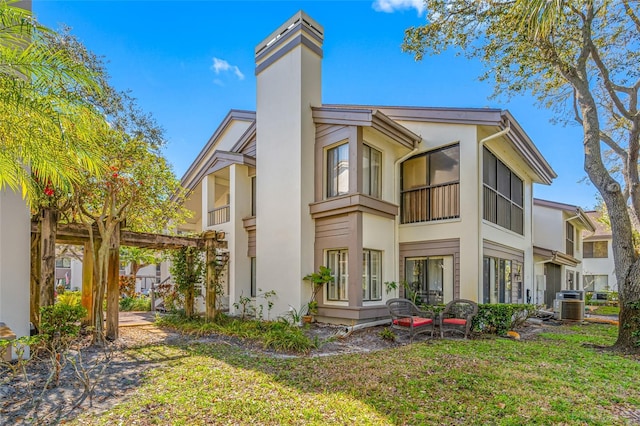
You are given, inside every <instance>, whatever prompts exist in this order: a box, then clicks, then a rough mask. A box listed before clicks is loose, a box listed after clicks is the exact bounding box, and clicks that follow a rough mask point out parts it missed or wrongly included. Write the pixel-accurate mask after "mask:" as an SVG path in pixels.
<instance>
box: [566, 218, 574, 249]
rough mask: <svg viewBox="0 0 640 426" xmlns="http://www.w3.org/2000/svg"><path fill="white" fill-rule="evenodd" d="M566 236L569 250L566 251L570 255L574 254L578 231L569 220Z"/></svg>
mask: <svg viewBox="0 0 640 426" xmlns="http://www.w3.org/2000/svg"><path fill="white" fill-rule="evenodd" d="M566 238H567V244H566V246H567V251H566V253H567V254H568V255H569V256H573V251H574V247H575V245H576V243H575V238H576V231H575V228H574V227H573V225H572V224H570V223H569V222H567V235H566Z"/></svg>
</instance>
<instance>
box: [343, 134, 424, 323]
mask: <svg viewBox="0 0 640 426" xmlns="http://www.w3.org/2000/svg"><path fill="white" fill-rule="evenodd" d="M420 138H421V140H422V136H420ZM418 145H420V142H418V143H417V144H416V147H415V148H413V149H412V150H411V152H409V153H408V154H405V155H403V156H402V157H400V158H398V159H397V160H396V161H395V162H394V163H393V174H394V176H395V177H396V179H398V182H396V184H395V185H394V190H393V191H394V196H393V199H394V200H395V201H396V202H398V206H399V205H400V200H398V187H399V186H400V180H401V179H400V170H399V164H400V163H401V162H403V161H404V160H406V159H407V158H409V157H411V156H412V155H413V154H415V153H416V152H418V150H419V149H420V148H419V146H418ZM398 211H399V213H398V220H396V223H395V227H394V233H393V251H394V253H393V256H394V257H393V263H394V265H395V271H396V273H397V274H398V275H397V278H398V284H399V281H400V235H399V234H400V214H402V212H401V211H400V209H398ZM398 296H399V295H398V294H396V297H398ZM349 334H351V332H349Z"/></svg>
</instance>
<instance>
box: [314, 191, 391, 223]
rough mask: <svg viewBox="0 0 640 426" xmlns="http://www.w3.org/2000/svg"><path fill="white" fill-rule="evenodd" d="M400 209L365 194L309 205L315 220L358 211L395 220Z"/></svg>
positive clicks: (344, 196)
mask: <svg viewBox="0 0 640 426" xmlns="http://www.w3.org/2000/svg"><path fill="white" fill-rule="evenodd" d="M398 209H399V207H398V206H397V205H396V204H392V203H389V202H387V201H383V200H379V199H377V198H373V197H370V196H368V195H364V194H352V195H343V196H341V197H334V198H330V199H328V200H322V201H318V202H315V203H311V204H310V205H309V212H310V213H311V217H312V218H314V219H318V218H321V217H327V216H333V215H338V214H346V213H351V212H356V211H357V212H364V213H371V214H374V215H377V216H382V217H385V218H388V219H395V217H396V216H397V215H398Z"/></svg>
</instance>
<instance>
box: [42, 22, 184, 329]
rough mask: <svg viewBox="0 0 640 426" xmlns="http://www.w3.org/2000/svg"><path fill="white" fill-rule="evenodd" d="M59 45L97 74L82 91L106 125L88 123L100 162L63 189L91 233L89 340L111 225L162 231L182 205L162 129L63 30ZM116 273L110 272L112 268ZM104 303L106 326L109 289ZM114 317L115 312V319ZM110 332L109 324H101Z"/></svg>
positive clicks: (114, 240)
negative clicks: (92, 86) (91, 88)
mask: <svg viewBox="0 0 640 426" xmlns="http://www.w3.org/2000/svg"><path fill="white" fill-rule="evenodd" d="M51 43H52V44H54V45H56V46H57V45H64V46H66V49H67V51H69V52H71V55H72V56H73V57H74V58H76V59H77V60H78V61H80V62H82V63H83V64H84V66H85V67H86V68H87V69H89V70H91V71H92V72H93V73H95V74H96V75H99V76H100V79H99V86H100V91H99V92H95V93H86V95H87V97H88V99H89V101H90V103H91V104H92V105H93V107H94V108H95V109H96V110H97V111H99V112H100V114H101V116H102V117H103V121H104V122H105V123H108V125H106V126H102V127H97V128H94V129H93V134H92V135H93V137H94V138H95V139H96V140H99V141H100V144H101V146H102V147H103V150H102V154H101V157H100V161H101V162H102V163H103V164H106V165H107V166H108V167H105V168H103V169H100V171H99V173H89V172H84V173H83V174H82V176H81V179H79V180H78V182H75V183H74V184H73V186H72V189H71V191H68V192H66V193H64V196H65V197H67V198H70V199H71V207H70V208H69V209H68V210H67V211H66V212H65V214H66V217H67V220H69V221H70V222H76V223H81V224H84V225H85V226H86V227H87V228H88V229H89V230H90V231H91V232H90V233H89V234H90V235H93V232H92V231H93V230H94V229H96V230H97V232H98V236H99V239H94V238H93V237H92V238H91V240H90V246H91V250H92V253H93V274H94V279H93V308H92V310H91V312H90V313H89V316H90V319H91V323H92V325H93V326H94V330H95V335H94V336H95V341H101V340H102V338H103V337H104V335H103V332H104V326H103V324H104V321H103V310H102V306H103V304H102V302H103V300H104V299H105V296H106V294H107V283H108V282H109V281H108V277H109V267H110V265H111V266H112V268H117V266H114V265H119V249H120V243H119V231H120V228H121V227H124V226H125V225H126V227H127V229H130V230H132V231H139V232H162V231H164V230H166V229H167V227H168V224H169V223H176V224H177V223H179V222H180V220H181V218H182V217H183V215H184V209H183V208H182V207H180V204H179V203H178V202H176V201H175V200H176V199H178V201H179V199H180V194H181V189H180V185H179V181H178V179H177V178H176V177H175V175H174V173H173V171H172V169H171V166H170V165H169V164H168V162H167V160H166V159H165V158H164V156H163V155H162V153H161V150H162V148H163V146H164V144H165V140H164V132H163V130H162V128H161V127H160V126H159V125H158V124H157V123H156V121H155V120H154V119H153V117H151V116H150V115H149V114H146V113H144V112H142V111H141V110H140V109H139V108H138V107H137V105H136V102H135V99H133V98H132V97H131V96H130V95H129V94H128V93H123V92H118V91H116V90H115V89H114V88H113V87H111V86H110V85H109V83H108V78H109V77H108V74H107V72H106V70H105V66H104V63H103V61H102V59H101V58H99V57H97V56H95V55H94V54H93V53H91V52H90V51H88V50H87V49H86V48H85V47H84V46H83V45H82V43H80V42H79V41H78V40H77V39H76V38H75V37H74V36H72V35H71V34H70V33H69V31H68V30H64V31H62V32H61V33H60V35H59V37H57V38H56V39H55V40H52V41H51ZM116 274H117V272H116ZM110 294H112V295H115V297H114V298H113V299H112V298H109V299H108V303H107V305H108V306H107V312H108V318H107V319H108V321H107V322H108V324H111V325H115V324H117V303H118V301H117V288H116V289H115V291H112V292H111V293H110ZM114 315H115V316H116V317H115V318H113V317H114ZM107 331H108V333H109V337H110V338H115V337H117V326H114V327H108V329H107Z"/></svg>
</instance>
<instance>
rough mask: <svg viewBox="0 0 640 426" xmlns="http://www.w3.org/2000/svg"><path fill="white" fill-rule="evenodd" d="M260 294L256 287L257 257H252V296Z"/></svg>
mask: <svg viewBox="0 0 640 426" xmlns="http://www.w3.org/2000/svg"><path fill="white" fill-rule="evenodd" d="M257 294H258V292H257V287H256V258H255V257H252V258H251V297H256V295H257Z"/></svg>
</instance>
